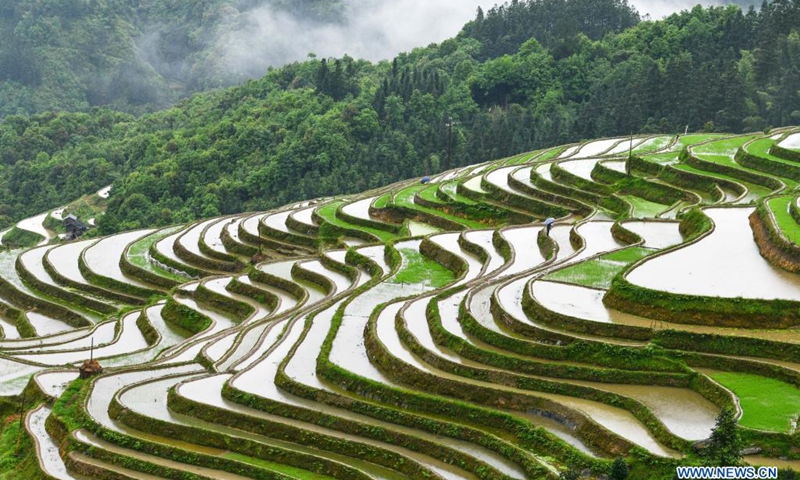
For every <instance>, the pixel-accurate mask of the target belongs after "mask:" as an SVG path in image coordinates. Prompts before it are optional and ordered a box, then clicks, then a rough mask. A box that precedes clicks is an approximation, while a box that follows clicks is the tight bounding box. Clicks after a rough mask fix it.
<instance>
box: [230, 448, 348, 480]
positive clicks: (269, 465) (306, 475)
mask: <svg viewBox="0 0 800 480" xmlns="http://www.w3.org/2000/svg"><path fill="white" fill-rule="evenodd" d="M223 457H225V458H229V459H231V460H236V461H237V462H242V463H247V464H250V465H253V466H256V467H261V468H265V469H267V470H272V471H274V472H278V473H283V474H286V475H289V476H290V477H292V478H297V479H299V480H334V479H333V477H329V476H327V475H321V474H319V473H314V472H310V471H308V470H303V469H301V468H296V467H292V466H289V465H284V464H281V463H276V462H270V461H268V460H261V459H259V458H253V457H248V456H246V455H242V454H239V453H234V452H227V453H225V454H224V455H223Z"/></svg>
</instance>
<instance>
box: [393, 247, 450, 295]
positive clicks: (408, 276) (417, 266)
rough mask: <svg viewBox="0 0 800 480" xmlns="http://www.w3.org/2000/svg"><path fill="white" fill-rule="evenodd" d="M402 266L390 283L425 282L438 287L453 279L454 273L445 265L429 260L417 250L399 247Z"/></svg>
mask: <svg viewBox="0 0 800 480" xmlns="http://www.w3.org/2000/svg"><path fill="white" fill-rule="evenodd" d="M399 252H400V255H401V256H402V257H403V266H402V267H400V270H399V271H398V272H397V274H396V275H395V276H394V277H392V279H391V280H390V282H391V283H425V284H428V285H430V286H432V287H434V288H440V287H443V286H445V285H447V284H448V283H450V282H452V281H453V280H455V274H453V272H451V271H450V270H449V269H447V268H446V267H444V266H442V265H440V264H438V263H436V262H434V261H433V260H430V259H429V258H428V257H426V256H424V255H423V254H421V253H420V252H419V251H418V250H414V249H412V248H401V249H400V250H399Z"/></svg>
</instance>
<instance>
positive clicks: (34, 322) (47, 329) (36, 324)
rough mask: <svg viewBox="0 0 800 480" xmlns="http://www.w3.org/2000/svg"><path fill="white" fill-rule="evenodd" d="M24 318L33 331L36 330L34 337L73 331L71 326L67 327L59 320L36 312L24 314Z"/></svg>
mask: <svg viewBox="0 0 800 480" xmlns="http://www.w3.org/2000/svg"><path fill="white" fill-rule="evenodd" d="M25 316H26V317H27V318H28V321H29V322H30V324H31V326H33V329H34V330H36V335H37V336H40V337H42V336H47V335H55V334H58V333H63V332H68V331H70V330H72V329H73V327H72V326H70V325H67V324H66V323H64V322H62V321H61V320H56V319H55V318H51V317H48V316H47V315H44V314H41V313H38V312H33V311H30V312H26V313H25Z"/></svg>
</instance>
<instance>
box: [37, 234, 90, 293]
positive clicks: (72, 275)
mask: <svg viewBox="0 0 800 480" xmlns="http://www.w3.org/2000/svg"><path fill="white" fill-rule="evenodd" d="M92 243H94V240H81V241H79V242H74V243H67V244H65V245H61V246H58V247H55V248H53V249H52V250H50V253H48V254H47V259H48V261H49V262H50V264H51V265H53V268H55V269H56V271H57V272H58V273H60V274H61V275H63V276H65V277H67V278H68V279H70V280H72V281H73V282H79V283H83V284H87V283H88V282H87V281H86V279H85V278H83V275H81V271H80V269H79V268H78V257H79V256H80V254H81V252H82V251H83V249H85V248H86V247H88V246H90V245H91V244H92Z"/></svg>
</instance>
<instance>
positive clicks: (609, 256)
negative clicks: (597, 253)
mask: <svg viewBox="0 0 800 480" xmlns="http://www.w3.org/2000/svg"><path fill="white" fill-rule="evenodd" d="M653 253H654V252H653V250H651V249H649V248H644V247H628V248H623V249H622V250H617V251H616V252H611V253H606V254H605V255H603V256H601V257H600V258H601V259H603V260H609V261H612V262H625V263H633V262H635V261H637V260H641V259H642V258H644V257H647V256H648V255H652V254H653Z"/></svg>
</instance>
